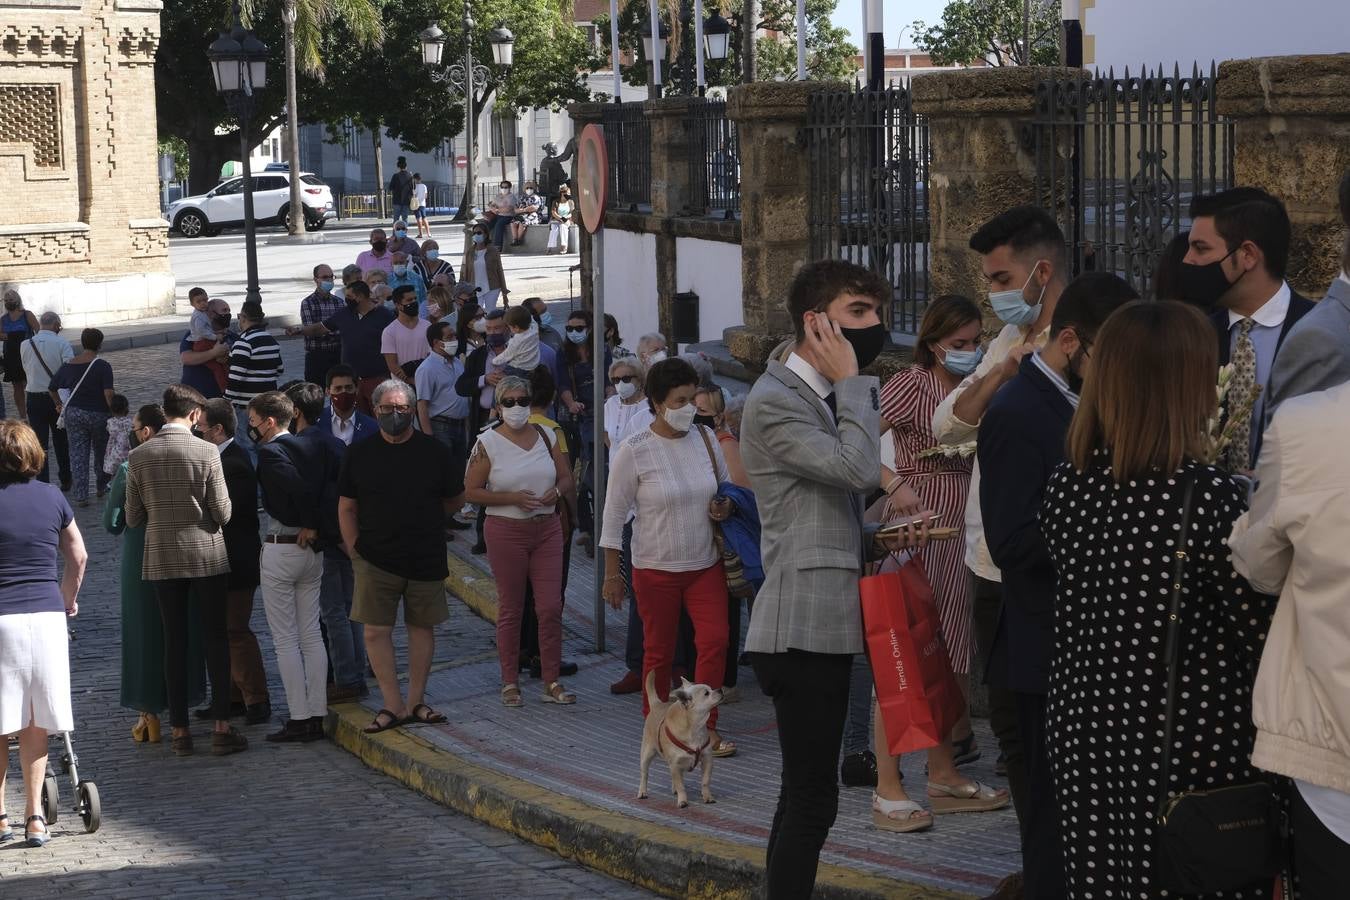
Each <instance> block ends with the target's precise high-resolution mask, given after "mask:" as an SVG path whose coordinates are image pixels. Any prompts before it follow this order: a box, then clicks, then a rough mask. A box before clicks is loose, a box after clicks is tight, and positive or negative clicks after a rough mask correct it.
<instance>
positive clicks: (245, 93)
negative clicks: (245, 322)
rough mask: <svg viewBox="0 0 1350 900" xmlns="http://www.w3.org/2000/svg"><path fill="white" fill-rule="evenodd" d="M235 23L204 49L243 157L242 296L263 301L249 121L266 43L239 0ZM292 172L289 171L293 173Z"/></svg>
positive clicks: (262, 77) (263, 77)
mask: <svg viewBox="0 0 1350 900" xmlns="http://www.w3.org/2000/svg"><path fill="white" fill-rule="evenodd" d="M233 16H234V24H233V25H232V26H231V27H230V30H229V31H228V32H225V31H222V32H221V33H220V37H218V38H216V39H215V40H214V41H213V42H212V43H211V46H210V47H208V48H207V50H206V57H207V59H209V60H210V61H211V74H212V75H213V76H214V77H215V81H216V90H217V91H219V92H220V94H221V96H222V97H224V98H225V105H226V106H227V107H228V108H229V110H230V112H231V113H232V114H233V115H234V116H236V117H237V118H238V119H239V152H240V154H241V155H242V156H243V158H244V260H245V267H246V270H247V275H248V286H247V288H246V289H245V294H244V300H245V301H249V300H251V301H253V302H255V303H261V302H262V292H261V291H260V290H259V289H258V234H257V223H256V222H255V221H254V218H253V168H252V166H251V165H250V164H249V157H250V156H251V155H252V147H251V146H250V141H249V125H250V123H251V121H252V117H253V104H254V102H255V100H254V91H260V90H262V89H263V88H265V87H266V86H267V45H266V44H264V43H263V42H262V41H260V40H258V37H257V35H255V34H254V33H253V31H252V30H251V29H247V28H245V27H244V26H243V25H242V24H241V23H240V21H239V0H235V2H234V11H233ZM294 174H295V173H292V175H294Z"/></svg>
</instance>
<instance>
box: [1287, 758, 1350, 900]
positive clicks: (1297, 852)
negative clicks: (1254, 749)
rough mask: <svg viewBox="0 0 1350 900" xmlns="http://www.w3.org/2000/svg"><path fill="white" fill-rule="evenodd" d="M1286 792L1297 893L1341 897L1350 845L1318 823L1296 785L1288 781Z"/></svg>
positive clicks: (1313, 899) (1319, 899)
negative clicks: (1297, 885) (1290, 820)
mask: <svg viewBox="0 0 1350 900" xmlns="http://www.w3.org/2000/svg"><path fill="white" fill-rule="evenodd" d="M1289 793H1290V794H1291V795H1292V797H1291V798H1290V810H1289V811H1290V816H1291V818H1292V820H1293V821H1292V822H1291V824H1292V825H1293V829H1292V831H1293V844H1294V872H1295V874H1297V875H1298V883H1299V891H1300V896H1302V898H1303V900H1342V898H1344V897H1345V896H1346V891H1347V889H1350V888H1348V887H1347V886H1350V880H1347V879H1350V874H1347V873H1350V844H1347V843H1346V842H1345V841H1343V840H1341V839H1340V838H1338V837H1336V835H1335V834H1333V833H1332V832H1331V829H1329V828H1327V826H1325V825H1323V824H1322V820H1321V819H1319V818H1317V813H1315V812H1313V811H1312V808H1311V807H1309V806H1308V803H1307V801H1305V800H1304V799H1303V794H1302V792H1300V791H1299V789H1298V785H1296V784H1291V785H1290V786H1289Z"/></svg>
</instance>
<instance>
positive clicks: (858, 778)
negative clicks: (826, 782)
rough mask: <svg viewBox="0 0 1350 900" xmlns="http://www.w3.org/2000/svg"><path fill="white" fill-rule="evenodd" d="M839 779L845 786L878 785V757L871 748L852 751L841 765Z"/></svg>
mask: <svg viewBox="0 0 1350 900" xmlns="http://www.w3.org/2000/svg"><path fill="white" fill-rule="evenodd" d="M839 780H840V781H842V782H843V783H844V787H876V786H877V757H876V754H875V753H873V752H872V751H871V750H864V751H863V752H861V753H850V754H849V755H848V756H845V757H844V762H843V764H842V765H840V766H839Z"/></svg>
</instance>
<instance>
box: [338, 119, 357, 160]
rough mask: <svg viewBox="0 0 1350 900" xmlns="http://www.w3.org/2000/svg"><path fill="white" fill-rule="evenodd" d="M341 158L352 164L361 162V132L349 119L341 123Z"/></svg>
mask: <svg viewBox="0 0 1350 900" xmlns="http://www.w3.org/2000/svg"><path fill="white" fill-rule="evenodd" d="M342 144H343V156H344V157H345V158H346V159H350V160H352V161H353V162H360V161H361V130H360V129H359V128H357V127H356V125H355V123H353V122H352V120H351V119H347V120H346V121H345V122H343V123H342Z"/></svg>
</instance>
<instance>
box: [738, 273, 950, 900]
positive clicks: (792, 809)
mask: <svg viewBox="0 0 1350 900" xmlns="http://www.w3.org/2000/svg"><path fill="white" fill-rule="evenodd" d="M890 293H891V289H890V286H889V285H888V284H886V282H885V281H883V280H881V279H879V278H877V277H876V276H875V275H873V274H872V273H870V272H868V271H867V270H866V269H863V268H860V267H859V266H856V265H853V264H852V263H846V262H840V261H835V260H830V261H825V262H819V263H813V264H811V265H808V266H806V267H804V268H803V269H802V270H801V272H799V273H798V275H797V277H796V278H795V279H794V281H793V283H792V286H791V288H790V290H789V294H788V301H787V308H788V313H789V315H790V316H791V318H792V324H793V328H794V329H795V332H796V341H795V343H791V344H785V345H783V346H782V347H780V348H779V349H778V350H777V351H775V352H774V354H773V359H772V360H771V361H770V362H769V365H768V368H767V370H766V371H765V373H764V374H763V375H762V376H760V378H759V380H758V381H756V382H755V385H754V387H753V388H752V389H751V391H750V396H749V399H747V401H746V404H745V413H744V417H743V419H742V427H741V455H742V457H743V459H744V461H745V468H746V472H747V473H748V474H749V476H750V484H751V487H752V488H754V491H755V497H756V499H757V500H758V503H759V516H760V525H761V528H762V537H761V547H762V549H763V555H764V575H765V580H764V585H763V587H762V588H761V589H760V592H759V595H758V596H757V597H756V599H755V606H754V611H753V613H752V614H751V618H750V631H749V634H748V636H747V638H746V642H745V649H746V650H747V651H748V652H749V653H750V654H751V661H752V665H753V666H754V669H755V675H756V677H757V678H758V679H759V683H760V687H761V688H763V690H764V693H766V694H767V695H769V697H771V698H772V699H773V703H774V711H775V714H776V716H777V720H778V742H779V746H780V748H781V750H782V755H783V772H782V784H781V787H780V789H779V795H778V809H777V811H776V812H775V813H774V818H773V830H772V831H771V832H770V835H769V844H768V853H767V859H766V868H767V870H768V874H767V887H768V897H769V898H770V900H780V898H797V897H801V898H806V897H809V896H810V895H811V891H812V888H813V886H814V884H815V877H816V864H817V862H818V860H819V857H820V849H821V847H822V846H823V845H824V843H825V838H826V836H827V835H828V834H829V830H830V827H831V826H832V825H833V824H834V818H835V814H836V812H837V811H838V806H839V786H838V782H837V781H836V777H835V773H836V772H837V771H838V769H839V747H840V742H841V740H842V738H843V730H844V718H845V715H846V711H847V707H848V693H849V671H850V668H851V666H852V663H853V655H854V654H855V653H861V652H862V650H863V627H862V615H861V610H860V605H859V599H858V576H859V573H860V571H861V568H862V564H863V561H864V559H865V558H877V557H879V556H882V555H884V554H885V552H886V551H887V549H891V548H895V547H898V546H901V545H905V544H907V543H911V542H919V541H922V540H923V539H926V534H924V535H913V534H911V535H906V536H905V537H904V538H903V539H896V540H894V541H892V542H891V547H889V548H888V547H882V546H881V545H880V544H879V543H878V542H877V541H876V540H875V537H876V535H875V526H873V527H872V528H871V529H865V528H864V525H863V496H864V495H866V494H867V493H869V492H871V491H874V490H876V489H877V487H878V485H879V482H880V477H881V456H880V453H881V438H880V435H881V421H880V419H881V413H880V401H879V390H880V383H879V382H878V380H877V379H876V378H875V377H870V376H862V375H859V374H858V370H859V368H860V367H863V366H866V365H868V364H870V363H871V362H872V361H873V360H874V359H875V358H876V357H877V355H878V354H879V353H880V352H881V348H882V346H883V345H884V344H885V340H886V329H885V326H884V325H882V324H881V316H880V312H881V306H882V303H884V302H886V301H887V300H888V299H889V298H890Z"/></svg>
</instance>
